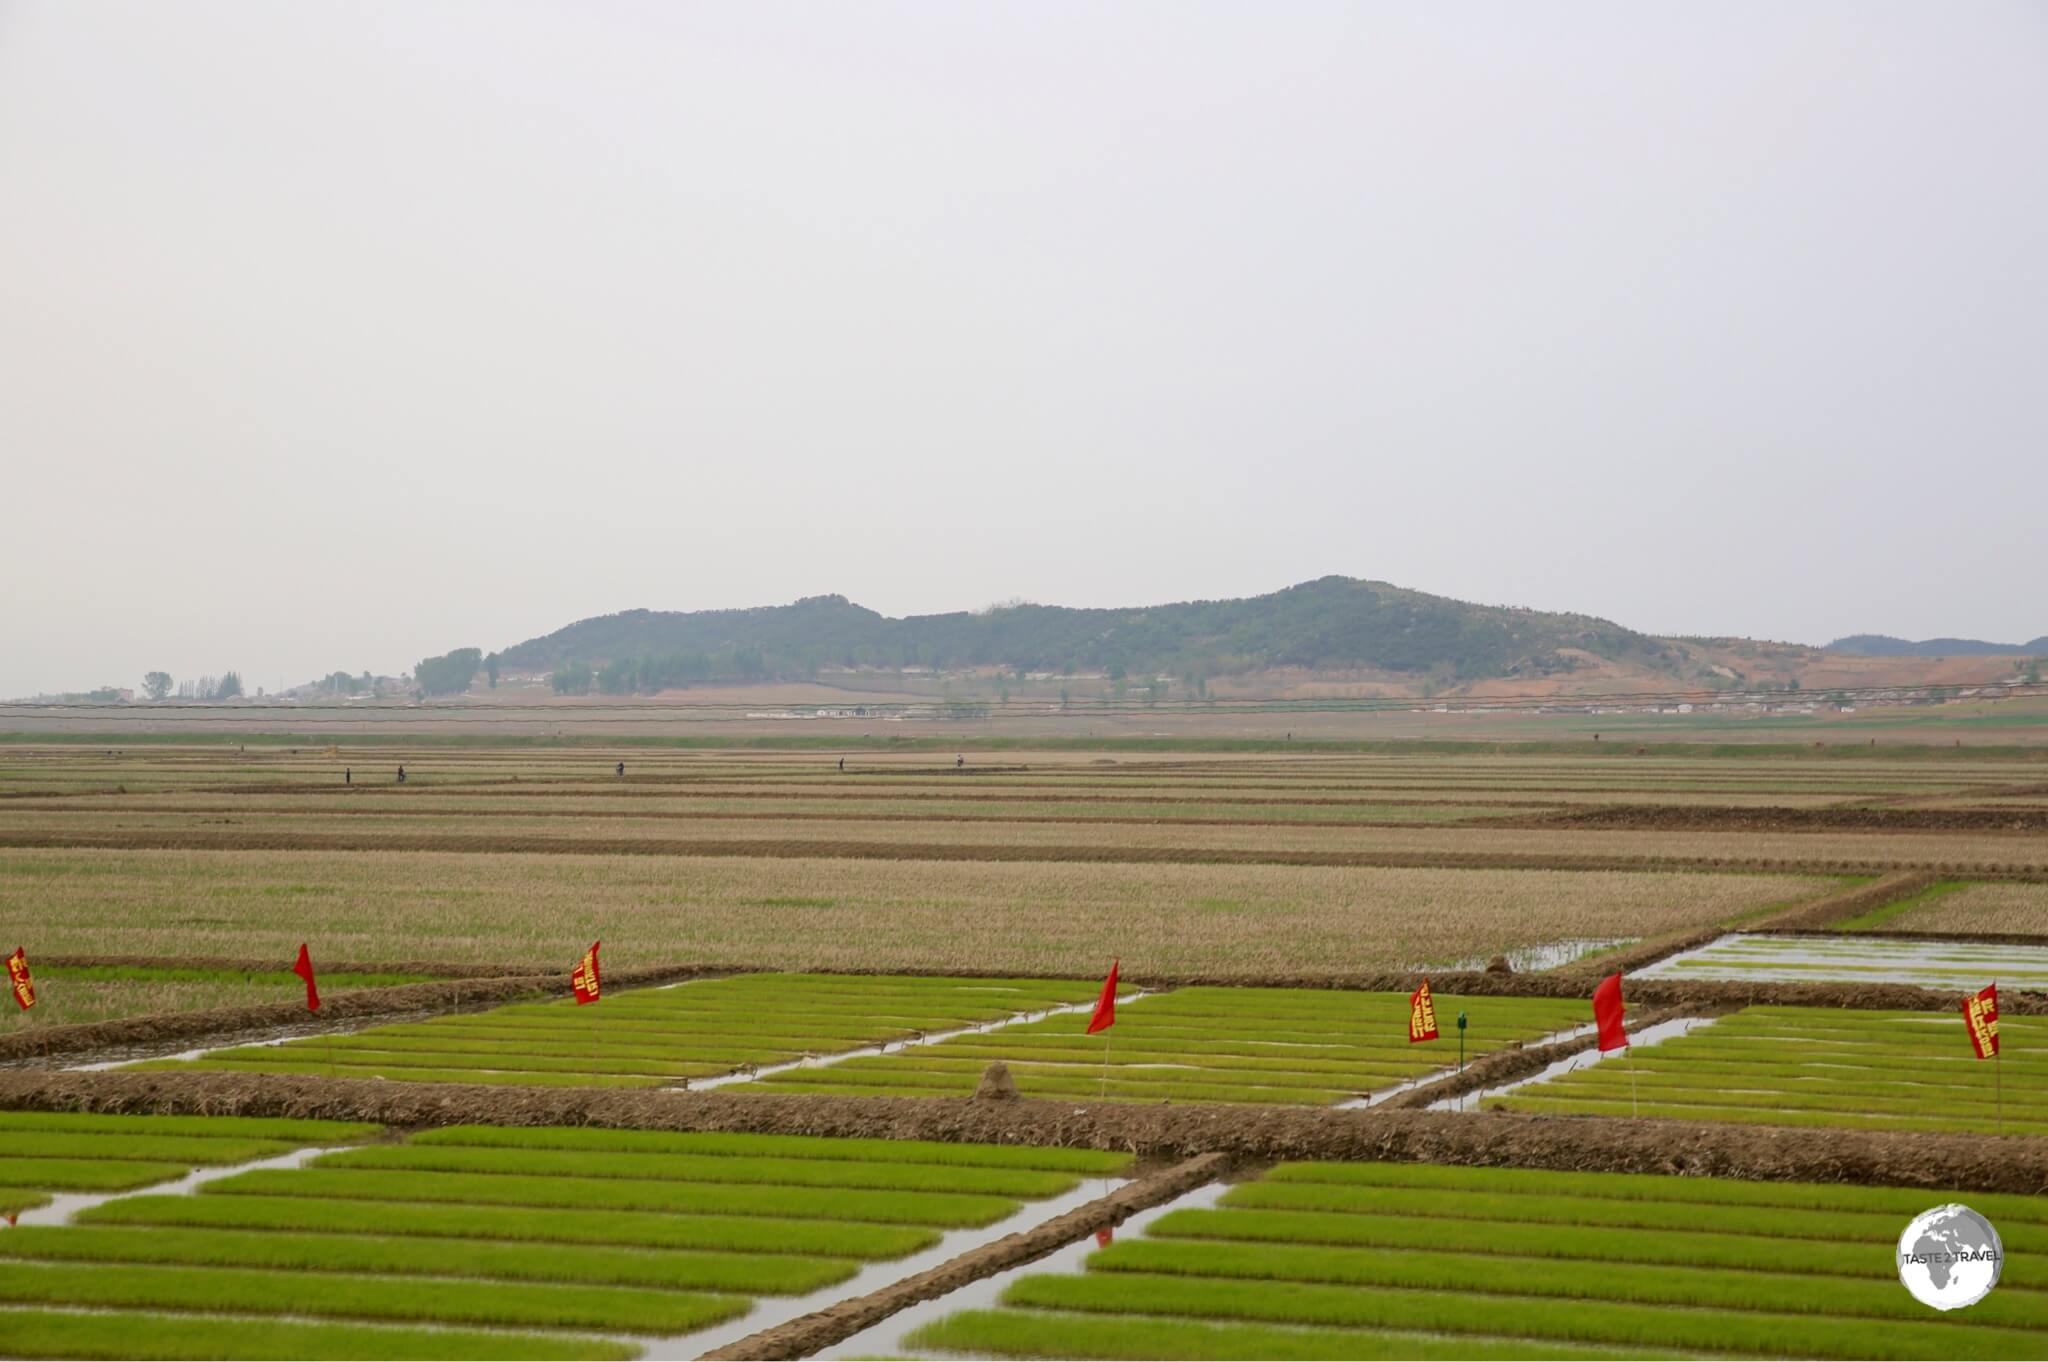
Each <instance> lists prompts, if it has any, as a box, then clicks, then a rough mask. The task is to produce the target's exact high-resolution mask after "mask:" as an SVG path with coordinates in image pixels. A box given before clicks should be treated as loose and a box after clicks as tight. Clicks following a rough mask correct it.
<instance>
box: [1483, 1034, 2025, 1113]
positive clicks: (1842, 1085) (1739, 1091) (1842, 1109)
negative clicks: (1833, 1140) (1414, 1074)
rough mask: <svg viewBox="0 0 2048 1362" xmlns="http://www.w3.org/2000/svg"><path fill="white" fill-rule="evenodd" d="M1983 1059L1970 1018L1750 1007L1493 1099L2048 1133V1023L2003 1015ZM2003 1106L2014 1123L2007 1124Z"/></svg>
mask: <svg viewBox="0 0 2048 1362" xmlns="http://www.w3.org/2000/svg"><path fill="white" fill-rule="evenodd" d="M1999 1041H2000V1050H1999V1056H1998V1058H1997V1059H1996V1060H1980V1059H1978V1058H1976V1055H1975V1052H1974V1051H1973V1050H1972V1049H1971V1046H1970V1041H1969V1037H1968V1035H1967V1034H1966V1033H1965V1031H1964V1029H1963V1018H1962V1014H1961V1012H1960V1011H1959V1010H1958V1011H1953V1012H1948V1013H1922V1012H1868V1011H1846V1010H1836V1009H1819V1008H1795V1007H1748V1008H1744V1009H1743V1010H1742V1011H1740V1012H1738V1013H1736V1014H1734V1015H1733V1016H1729V1017H1723V1018H1720V1019H1719V1020H1716V1021H1713V1022H1711V1023H1703V1024H1701V1025H1699V1026H1696V1027H1693V1028H1692V1029H1691V1030H1689V1031H1687V1032H1685V1033H1684V1034H1683V1035H1681V1036H1676V1037H1673V1038H1670V1039H1666V1040H1662V1041H1659V1042H1658V1043H1656V1044H1654V1045H1642V1046H1636V1047H1633V1049H1632V1052H1631V1053H1630V1055H1629V1056H1628V1058H1627V1060H1626V1061H1624V1062H1614V1061H1609V1062H1606V1063H1602V1064H1595V1065H1590V1066H1587V1067H1585V1068H1581V1069H1576V1070H1574V1071H1572V1072H1570V1073H1567V1074H1564V1075H1562V1076H1561V1077H1558V1078H1555V1079H1552V1080H1550V1081H1549V1082H1545V1083H1539V1084H1536V1085H1534V1086H1530V1087H1526V1088H1520V1089H1517V1090H1516V1091H1515V1092H1514V1093H1512V1094H1509V1095H1506V1096H1502V1097H1497V1098H1491V1099H1489V1100H1488V1101H1487V1102H1486V1104H1485V1105H1486V1106H1487V1107H1489V1108H1493V1109H1499V1110H1506V1111H1528V1112H1545V1113H1552V1114H1560V1115H1589V1116H1597V1115H1606V1116H1628V1115H1630V1114H1631V1111H1632V1110H1635V1109H1636V1108H1633V1107H1632V1106H1631V1101H1630V1084H1631V1081H1632V1078H1631V1073H1630V1071H1631V1069H1632V1070H1633V1071H1634V1072H1633V1083H1634V1085H1635V1094H1636V1098H1637V1100H1638V1101H1639V1102H1640V1111H1641V1113H1642V1114H1643V1115H1646V1116H1675V1117H1684V1118H1686V1119H1689V1120H1703V1121H1739V1122H1746V1123H1749V1124H1756V1125H1778V1126H1830V1127H1841V1128H1845V1129H1864V1130H1921V1131H1933V1130H1961V1131H1977V1132H1980V1133H1986V1134H1988V1133H1992V1132H1994V1131H1996V1130H1999V1129H2003V1130H2004V1131H2006V1132H2009V1133H2013V1134H2027V1135H2048V1095H2044V1089H2043V1085H2042V1079H2043V1077H2044V1076H2048V1018H2041V1017H2019V1016H2006V1017H2001V1018H2000V1019H1999ZM2001 1112H2002V1113H2003V1114H2002V1124H2001Z"/></svg>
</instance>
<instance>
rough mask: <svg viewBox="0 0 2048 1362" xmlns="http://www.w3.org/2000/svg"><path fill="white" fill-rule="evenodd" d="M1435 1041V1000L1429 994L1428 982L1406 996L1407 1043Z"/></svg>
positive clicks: (1425, 980)
mask: <svg viewBox="0 0 2048 1362" xmlns="http://www.w3.org/2000/svg"><path fill="white" fill-rule="evenodd" d="M1435 1039H1436V999H1434V998H1432V997H1431V996H1430V994H1429V980H1427V979H1424V980H1423V981H1422V987H1421V988H1418V989H1416V990H1415V991H1414V992H1413V993H1411V994H1409V995H1408V1043H1409V1044H1410V1045H1413V1044H1414V1043H1415V1042H1416V1041H1418V1040H1435Z"/></svg>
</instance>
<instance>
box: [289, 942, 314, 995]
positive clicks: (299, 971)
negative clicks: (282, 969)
mask: <svg viewBox="0 0 2048 1362" xmlns="http://www.w3.org/2000/svg"><path fill="white" fill-rule="evenodd" d="M292 973H293V974H296V975H298V976H299V977H300V978H301V979H304V980H305V981H306V1010H307V1011H308V1012H318V1011H319V1010H320V990H319V989H318V988H315V987H314V986H313V957H312V956H310V955H308V954H307V953H306V943H305V942H303V941H301V942H300V943H299V958H298V960H297V961H296V962H295V963H294V964H293V965H292Z"/></svg>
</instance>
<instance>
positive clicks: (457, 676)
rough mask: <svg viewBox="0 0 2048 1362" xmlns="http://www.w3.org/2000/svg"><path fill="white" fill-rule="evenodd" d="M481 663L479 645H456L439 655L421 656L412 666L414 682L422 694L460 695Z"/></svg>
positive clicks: (481, 653)
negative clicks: (461, 646) (458, 646)
mask: <svg viewBox="0 0 2048 1362" xmlns="http://www.w3.org/2000/svg"><path fill="white" fill-rule="evenodd" d="M483 665H484V654H483V649H481V648H457V649H455V650H454V651H452V652H446V653H443V654H441V655H440V656H439V657H423V658H421V659H420V661H419V663H418V665H416V666H415V667H414V668H413V669H412V680H413V685H415V686H416V687H418V688H419V691H420V694H422V695H460V694H462V693H463V692H464V691H466V690H468V689H469V683H470V682H472V681H474V680H476V674H477V672H478V670H479V669H481V668H482V667H483Z"/></svg>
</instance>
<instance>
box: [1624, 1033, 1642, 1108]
mask: <svg viewBox="0 0 2048 1362" xmlns="http://www.w3.org/2000/svg"><path fill="white" fill-rule="evenodd" d="M1625 1048H1626V1049H1627V1051H1628V1114H1629V1119H1630V1120H1634V1119H1635V1118H1636V1117H1638V1116H1640V1115H1642V1112H1641V1111H1640V1110H1639V1109H1638V1108H1637V1107H1636V1047H1635V1046H1633V1045H1630V1046H1627V1047H1625Z"/></svg>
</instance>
